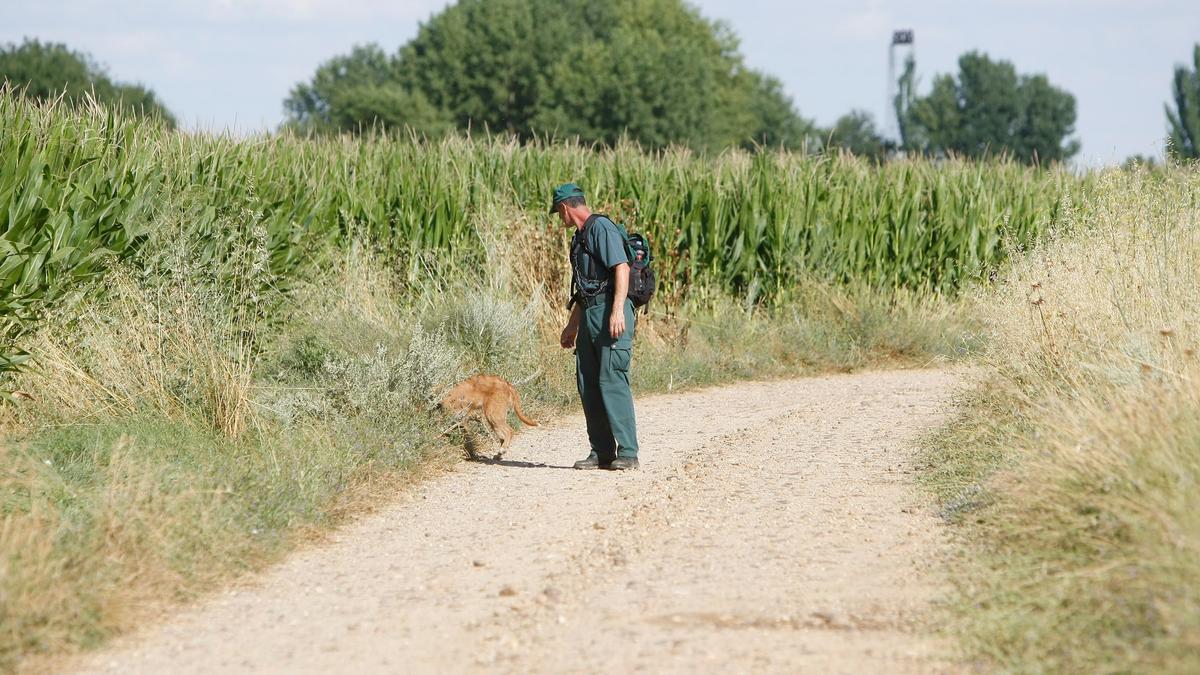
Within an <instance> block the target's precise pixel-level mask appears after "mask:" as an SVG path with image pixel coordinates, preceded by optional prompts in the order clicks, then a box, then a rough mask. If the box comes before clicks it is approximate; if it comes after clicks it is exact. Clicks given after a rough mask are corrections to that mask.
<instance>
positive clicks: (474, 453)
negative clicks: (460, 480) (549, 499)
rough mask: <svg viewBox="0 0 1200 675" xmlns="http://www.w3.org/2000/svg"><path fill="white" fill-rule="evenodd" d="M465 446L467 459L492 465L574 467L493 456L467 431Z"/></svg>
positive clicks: (544, 467) (527, 467) (498, 455)
mask: <svg viewBox="0 0 1200 675" xmlns="http://www.w3.org/2000/svg"><path fill="white" fill-rule="evenodd" d="M463 447H464V449H465V450H466V451H467V459H468V460H469V461H472V462H476V463H479V464H490V465H492V466H510V467H515V468H519V469H573V468H574V467H570V466H558V465H557V464H546V463H545V462H525V461H522V460H519V459H504V457H503V456H502V455H500V454H496V455H492V456H491V457H489V456H487V455H486V454H484V453H485V452H486V448H485V447H483V444H481V443H480V441H479V437H478V436H476V435H475V434H473V433H470V432H468V433H465V434H464V438H463Z"/></svg>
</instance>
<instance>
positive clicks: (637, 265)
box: [571, 213, 657, 311]
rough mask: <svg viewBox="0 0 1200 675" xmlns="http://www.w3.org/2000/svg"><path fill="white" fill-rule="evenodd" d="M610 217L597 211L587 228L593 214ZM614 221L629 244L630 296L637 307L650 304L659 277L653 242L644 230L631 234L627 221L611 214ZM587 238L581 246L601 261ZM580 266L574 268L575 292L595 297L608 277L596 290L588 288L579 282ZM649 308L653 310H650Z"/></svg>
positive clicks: (603, 288)
mask: <svg viewBox="0 0 1200 675" xmlns="http://www.w3.org/2000/svg"><path fill="white" fill-rule="evenodd" d="M600 217H604V218H608V216H603V215H602V214H599V213H593V214H592V216H591V217H590V218H588V222H587V223H585V224H584V229H586V228H587V227H589V226H590V225H591V220H592V219H593V218H600ZM609 220H610V221H612V223H613V224H614V225H616V226H617V232H620V233H621V239H622V241H623V242H624V244H625V256H626V257H627V258H629V299H630V300H631V301H632V302H633V306H634V308H638V307H645V306H646V305H647V304H649V302H650V299H651V298H653V297H654V289H655V287H656V286H657V279H656V278H655V276H654V267H652V266H651V264H652V263H653V262H654V254H653V253H651V252H650V242H649V241H648V240H647V239H646V237H645V236H643V235H642V234H640V233H637V232H635V233H633V234H629V231H628V230H626V229H625V225H623V224H621V223H618V222H616V221H615V220H612V219H611V218H609ZM586 241H587V239H586V238H582V239H581V242H585V243H581V244H580V247H581V248H582V249H583V250H584V252H586V253H587V254H588V255H590V256H592V258H593V259H594V260H595V261H596V262H598V263H600V264H601V265H603V264H604V261H602V260H600V256H598V255H596V254H595V253H594V252H593V251H591V250H590V249H588V247H587V245H586ZM574 260H575V258H574V256H572V257H571V261H572V265H574ZM579 277H580V275H579V270H576V269H572V285H573V286H574V287H575V289H574V290H575V293H577V294H578V295H580V296H588V297H594V296H596V295H599V294H601V293H604V292H606V291H607V290H608V282H609V280H608V279H605V280H604V281H602V282H600V284H599V286H598V287H597V288H596V289H595V290H593V291H592V292H590V293H589V292H587V291H585V290H584V288H583V285H582V284H580V283H579ZM647 311H649V310H647Z"/></svg>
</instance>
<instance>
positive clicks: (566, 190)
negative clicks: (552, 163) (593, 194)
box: [550, 183, 583, 213]
mask: <svg viewBox="0 0 1200 675" xmlns="http://www.w3.org/2000/svg"><path fill="white" fill-rule="evenodd" d="M582 196H583V188H581V187H579V186H578V185H576V184H574V183H564V184H562V185H559V186H558V187H556V188H554V199H553V201H551V202H550V213H554V208H555V207H556V206H558V203H559V202H561V201H563V200H565V199H570V198H571V197H582Z"/></svg>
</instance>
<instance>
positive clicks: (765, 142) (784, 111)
mask: <svg viewBox="0 0 1200 675" xmlns="http://www.w3.org/2000/svg"><path fill="white" fill-rule="evenodd" d="M744 77H746V78H748V79H749V80H750V83H749V87H748V88H747V89H746V93H747V101H746V102H745V104H744V105H743V107H742V109H743V110H745V111H746V112H747V113H748V114H749V115H750V118H751V128H752V129H754V131H753V132H752V133H751V134H750V136H749V138H747V139H746V140H744V141H743V142H742V147H744V148H747V149H753V148H756V147H763V148H783V149H785V150H805V149H809V148H812V149H816V148H817V147H819V146H820V143H821V134H820V131H819V130H818V129H817V127H816V125H815V124H813V123H812V122H811V121H810V120H807V119H804V118H803V117H801V116H800V115H798V114H796V108H795V106H794V105H793V104H792V100H791V99H790V98H788V96H787V95H786V94H784V93H783V83H782V82H780V81H779V79H778V78H776V77H772V76H770V75H764V74H762V73H757V72H754V71H746V72H745V73H744Z"/></svg>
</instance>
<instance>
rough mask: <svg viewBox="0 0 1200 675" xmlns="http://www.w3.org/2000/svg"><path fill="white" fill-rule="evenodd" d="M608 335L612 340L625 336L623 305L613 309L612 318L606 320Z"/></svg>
mask: <svg viewBox="0 0 1200 675" xmlns="http://www.w3.org/2000/svg"><path fill="white" fill-rule="evenodd" d="M608 334H609V335H611V336H612V337H613V339H614V340H616V339H617V338H619V337H621V336H622V335H624V334H625V305H624V303H622V304H621V306H620V307H613V310H612V316H610V317H609V318H608Z"/></svg>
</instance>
